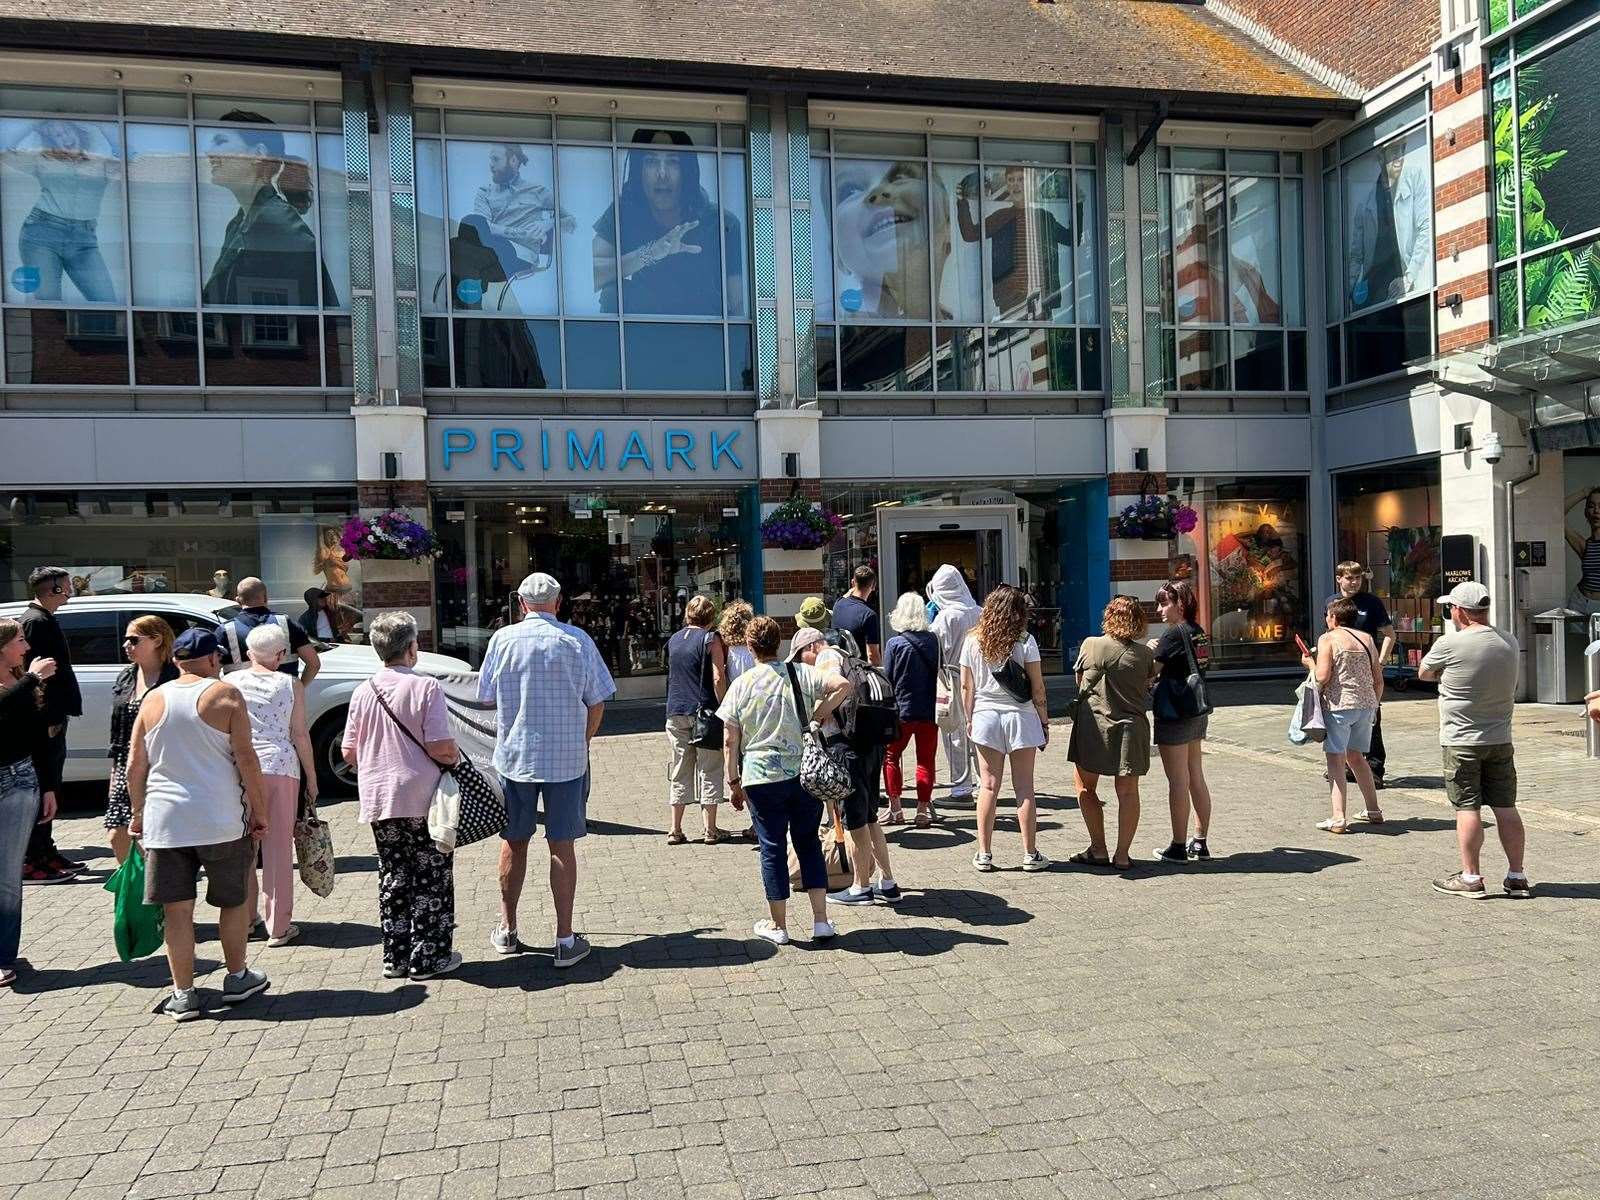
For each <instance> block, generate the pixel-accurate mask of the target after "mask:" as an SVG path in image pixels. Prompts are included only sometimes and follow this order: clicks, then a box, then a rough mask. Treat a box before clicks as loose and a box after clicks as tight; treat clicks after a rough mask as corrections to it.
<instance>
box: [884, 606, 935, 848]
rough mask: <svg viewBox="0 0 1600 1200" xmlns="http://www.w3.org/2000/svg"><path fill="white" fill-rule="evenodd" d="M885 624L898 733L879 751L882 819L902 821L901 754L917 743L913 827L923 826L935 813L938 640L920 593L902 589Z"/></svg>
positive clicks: (892, 822)
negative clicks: (890, 633)
mask: <svg viewBox="0 0 1600 1200" xmlns="http://www.w3.org/2000/svg"><path fill="white" fill-rule="evenodd" d="M889 628H890V629H893V630H894V631H895V636H894V637H892V638H890V639H889V644H888V646H887V647H885V648H884V652H883V673H884V674H885V675H887V676H888V677H889V680H890V682H892V683H893V684H894V699H895V704H896V706H897V707H898V708H899V710H900V736H899V737H898V738H896V739H895V740H894V741H893V742H892V743H890V745H889V748H888V749H887V750H886V751H884V756H883V784H884V790H885V791H886V792H888V793H889V818H888V821H887V822H886V824H889V825H899V824H901V823H902V822H904V821H905V817H904V815H903V814H902V813H901V808H900V793H901V792H902V791H903V790H904V788H905V776H904V775H903V774H902V773H901V770H900V756H901V755H903V754H904V753H905V749H906V746H908V745H910V744H911V743H912V742H915V743H916V755H917V828H919V829H926V828H927V827H928V826H929V825H930V824H932V822H933V821H934V820H936V819H937V818H936V817H935V815H934V811H933V772H934V766H935V762H936V760H935V757H934V756H935V753H936V751H937V750H938V744H939V727H938V725H936V724H934V692H935V688H936V686H937V684H938V681H939V639H938V638H937V637H935V636H934V635H933V634H932V633H929V632H928V611H927V606H926V605H925V604H923V602H922V597H921V596H919V595H917V593H915V592H906V593H905V594H904V595H902V596H901V597H900V599H899V600H898V601H897V602H896V603H895V606H894V611H893V612H892V613H890V614H889Z"/></svg>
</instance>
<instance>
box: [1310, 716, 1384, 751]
mask: <svg viewBox="0 0 1600 1200" xmlns="http://www.w3.org/2000/svg"><path fill="white" fill-rule="evenodd" d="M1323 715H1324V719H1325V720H1326V721H1327V723H1328V736H1327V739H1326V740H1325V741H1324V742H1323V743H1322V750H1323V753H1325V754H1343V753H1344V752H1345V751H1347V750H1354V751H1355V752H1356V753H1357V754H1365V753H1367V751H1369V750H1371V749H1372V721H1373V718H1374V717H1376V716H1377V715H1378V710H1377V709H1375V708H1330V709H1328V710H1327V712H1326V713H1324V714H1323Z"/></svg>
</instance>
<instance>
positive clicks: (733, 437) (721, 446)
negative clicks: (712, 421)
mask: <svg viewBox="0 0 1600 1200" xmlns="http://www.w3.org/2000/svg"><path fill="white" fill-rule="evenodd" d="M738 440H739V431H738V430H737V429H735V430H734V431H733V432H732V433H730V434H729V435H728V440H727V441H725V442H723V441H718V440H717V432H716V430H714V429H713V430H712V431H711V469H712V470H713V471H715V470H716V469H717V459H719V458H720V457H722V456H723V455H726V456H727V458H728V461H729V462H731V463H732V464H733V469H734V470H735V471H742V470H744V464H743V463H742V462H740V461H739V456H738V455H737V454H735V453H734V452H733V444H734V442H736V441H738Z"/></svg>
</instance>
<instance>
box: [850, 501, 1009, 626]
mask: <svg viewBox="0 0 1600 1200" xmlns="http://www.w3.org/2000/svg"><path fill="white" fill-rule="evenodd" d="M878 558H879V562H878V573H879V577H880V579H881V580H883V581H884V582H883V583H880V585H879V587H878V596H879V600H880V603H881V604H882V606H883V607H884V609H885V612H884V613H883V616H884V619H885V620H887V618H888V612H887V610H888V609H889V608H892V607H893V606H894V602H895V599H896V598H897V597H898V596H899V595H900V594H901V593H902V592H916V593H918V594H919V595H926V594H927V587H928V580H930V579H932V578H933V573H934V572H935V571H937V570H938V569H939V567H940V566H941V565H943V564H944V563H950V564H951V565H952V566H955V567H958V568H960V570H961V574H962V575H963V576H964V577H965V578H966V581H967V586H968V587H969V588H971V589H972V596H973V599H975V600H977V601H978V602H979V603H980V604H981V603H982V602H983V598H984V597H985V596H987V595H988V594H989V593H990V592H991V591H992V590H993V589H994V588H995V587H996V586H997V585H998V584H1002V583H1009V584H1012V585H1013V586H1015V585H1016V584H1017V583H1018V581H1019V573H1018V569H1017V510H1016V508H1015V506H1013V505H1001V504H969V505H944V506H932V505H930V506H926V507H923V506H919V507H916V508H899V507H894V508H881V509H879V510H878ZM889 581H892V582H893V584H894V586H893V588H890V587H889V586H888V582H889Z"/></svg>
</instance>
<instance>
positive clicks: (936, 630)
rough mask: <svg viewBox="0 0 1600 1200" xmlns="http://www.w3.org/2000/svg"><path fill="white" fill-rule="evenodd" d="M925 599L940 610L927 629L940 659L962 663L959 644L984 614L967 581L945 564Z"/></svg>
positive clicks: (929, 587) (955, 569) (936, 573)
mask: <svg viewBox="0 0 1600 1200" xmlns="http://www.w3.org/2000/svg"><path fill="white" fill-rule="evenodd" d="M928 599H929V600H932V601H933V602H934V603H935V604H937V605H938V606H939V615H938V616H936V617H934V619H933V624H932V625H930V626H928V628H929V630H930V631H931V632H932V633H933V635H934V636H935V637H936V638H938V639H939V657H940V658H941V659H942V660H943V661H944V662H945V663H947V664H954V663H957V662H959V661H960V660H961V643H962V642H963V641H965V640H966V636H967V634H969V633H971V632H972V629H973V626H975V625H977V623H978V618H979V617H980V616H982V615H983V610H982V609H981V608H979V607H978V604H977V601H975V600H974V599H973V598H972V592H971V590H970V589H969V588H968V587H967V581H966V580H965V579H963V578H962V577H961V571H960V568H958V567H953V566H951V565H950V564H949V563H945V564H944V565H943V566H942V567H940V568H939V569H938V570H937V571H935V572H934V573H933V578H932V579H930V580H929V581H928Z"/></svg>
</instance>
